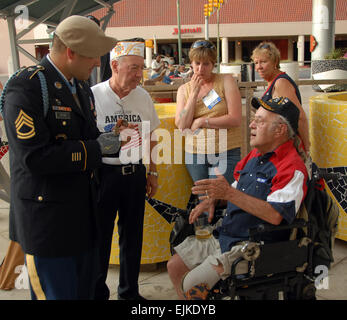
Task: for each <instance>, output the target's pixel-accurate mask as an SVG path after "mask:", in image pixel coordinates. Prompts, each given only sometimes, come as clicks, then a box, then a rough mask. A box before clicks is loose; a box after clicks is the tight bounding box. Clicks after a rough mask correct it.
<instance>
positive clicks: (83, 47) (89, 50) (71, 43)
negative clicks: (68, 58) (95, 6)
mask: <svg viewBox="0 0 347 320" xmlns="http://www.w3.org/2000/svg"><path fill="white" fill-rule="evenodd" d="M55 34H56V35H57V36H58V37H59V39H60V40H61V41H62V42H63V43H64V45H65V46H67V47H68V48H70V49H71V50H73V51H74V52H76V53H78V54H80V55H82V56H85V57H88V58H98V57H101V56H103V55H104V54H106V53H107V52H110V50H111V49H112V48H113V47H114V46H115V45H116V43H117V39H115V38H113V37H108V36H106V35H105V33H104V32H103V31H102V30H101V29H100V27H99V26H98V25H97V24H96V23H95V22H94V21H92V20H90V19H88V18H87V17H82V16H77V15H73V16H70V17H68V18H66V19H64V20H63V21H61V22H60V23H59V24H58V26H57V28H56V30H55Z"/></svg>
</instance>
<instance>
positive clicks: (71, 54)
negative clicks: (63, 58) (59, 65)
mask: <svg viewBox="0 0 347 320" xmlns="http://www.w3.org/2000/svg"><path fill="white" fill-rule="evenodd" d="M75 54H76V53H75V52H74V51H72V50H71V49H70V48H66V55H67V57H68V58H69V60H72V59H73V58H74V56H75Z"/></svg>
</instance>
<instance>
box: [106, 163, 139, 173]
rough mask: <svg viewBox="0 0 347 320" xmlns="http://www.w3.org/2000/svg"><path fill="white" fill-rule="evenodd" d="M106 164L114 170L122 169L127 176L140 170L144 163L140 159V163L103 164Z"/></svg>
mask: <svg viewBox="0 0 347 320" xmlns="http://www.w3.org/2000/svg"><path fill="white" fill-rule="evenodd" d="M103 165H104V166H106V167H108V168H112V169H113V170H114V169H116V170H120V171H121V173H122V175H123V176H127V175H129V174H133V173H135V172H136V171H138V170H139V169H140V168H142V166H143V164H142V161H140V163H137V164H132V163H129V164H125V165H111V164H105V163H104V164H103Z"/></svg>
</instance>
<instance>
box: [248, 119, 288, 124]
mask: <svg viewBox="0 0 347 320" xmlns="http://www.w3.org/2000/svg"><path fill="white" fill-rule="evenodd" d="M252 122H254V123H255V125H256V126H263V125H264V124H265V123H267V122H269V123H273V124H285V123H284V122H282V121H280V120H276V121H268V120H265V119H263V118H259V117H251V119H250V121H249V123H250V124H251V123H252Z"/></svg>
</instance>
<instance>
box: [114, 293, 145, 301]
mask: <svg viewBox="0 0 347 320" xmlns="http://www.w3.org/2000/svg"><path fill="white" fill-rule="evenodd" d="M117 299H118V300H139V301H144V300H147V299H145V298H144V297H142V296H141V295H140V294H137V295H136V296H132V297H122V296H120V295H119V294H118V295H117Z"/></svg>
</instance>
